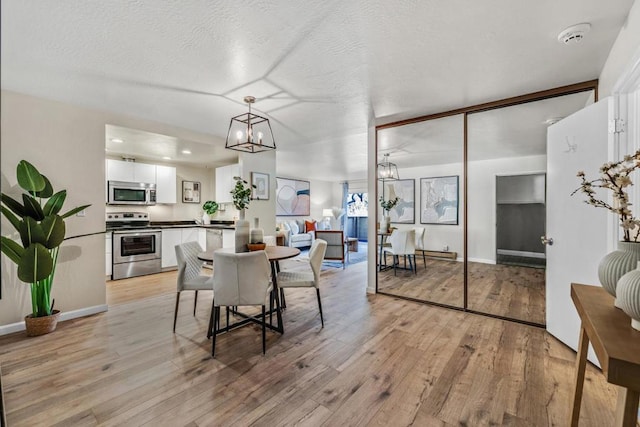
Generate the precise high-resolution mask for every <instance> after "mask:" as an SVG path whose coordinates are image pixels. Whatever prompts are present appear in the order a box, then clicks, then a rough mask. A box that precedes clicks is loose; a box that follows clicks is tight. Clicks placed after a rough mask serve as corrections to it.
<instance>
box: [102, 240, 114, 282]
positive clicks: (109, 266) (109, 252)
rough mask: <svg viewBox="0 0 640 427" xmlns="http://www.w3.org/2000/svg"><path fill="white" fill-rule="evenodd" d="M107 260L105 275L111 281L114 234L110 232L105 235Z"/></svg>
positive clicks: (105, 259) (105, 260)
mask: <svg viewBox="0 0 640 427" xmlns="http://www.w3.org/2000/svg"><path fill="white" fill-rule="evenodd" d="M104 242H105V250H104V253H105V258H104V262H105V267H106V268H105V270H106V271H105V275H106V276H109V279H111V277H110V276H111V273H112V269H113V246H112V234H111V232H108V233H106V234H105V239H104Z"/></svg>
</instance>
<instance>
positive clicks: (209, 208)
mask: <svg viewBox="0 0 640 427" xmlns="http://www.w3.org/2000/svg"><path fill="white" fill-rule="evenodd" d="M218 208H219V206H218V203H216V202H215V201H213V200H207V201H206V202H204V205H202V209H203V210H204V211H205V213H206V214H207V215H213V214H215V213H216V212H218Z"/></svg>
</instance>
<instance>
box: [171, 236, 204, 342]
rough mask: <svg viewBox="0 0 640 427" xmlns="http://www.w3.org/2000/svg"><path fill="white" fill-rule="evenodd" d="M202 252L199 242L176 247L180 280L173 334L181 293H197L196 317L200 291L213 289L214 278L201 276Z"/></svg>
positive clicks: (195, 303) (195, 300)
mask: <svg viewBox="0 0 640 427" xmlns="http://www.w3.org/2000/svg"><path fill="white" fill-rule="evenodd" d="M200 252H202V247H200V244H199V243H198V242H187V243H183V244H181V245H176V260H177V261H178V280H177V288H178V289H177V290H178V293H177V294H176V309H175V312H174V314H173V332H174V333H175V332H176V321H177V320H178V306H179V305H180V293H181V292H182V291H195V296H194V298H193V315H194V316H195V315H196V306H197V304H198V291H210V290H211V287H212V281H211V280H212V277H211V276H206V275H204V274H200V273H201V271H202V264H203V262H202V261H201V260H199V259H198V253H200Z"/></svg>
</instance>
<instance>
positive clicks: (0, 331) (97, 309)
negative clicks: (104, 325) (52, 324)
mask: <svg viewBox="0 0 640 427" xmlns="http://www.w3.org/2000/svg"><path fill="white" fill-rule="evenodd" d="M108 309H109V306H108V305H107V304H101V305H94V306H93V307H86V308H80V309H78V310H71V311H65V312H62V313H61V314H60V319H59V321H60V322H64V321H65V320H71V319H77V318H78V317H86V316H91V315H92V314H98V313H103V312H105V311H107V310H108ZM24 329H25V326H24V321H22V322H16V323H9V324H8V325H1V326H0V336H2V335H8V334H12V333H14V332H20V331H24Z"/></svg>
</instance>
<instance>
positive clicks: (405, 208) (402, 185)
mask: <svg viewBox="0 0 640 427" xmlns="http://www.w3.org/2000/svg"><path fill="white" fill-rule="evenodd" d="M415 194H416V180H415V179H398V180H395V181H385V182H384V187H383V191H382V196H383V197H384V199H385V200H390V199H395V198H396V197H397V198H398V204H397V205H395V206H394V207H393V208H392V209H391V210H390V211H389V217H390V218H391V222H392V223H396V224H415V222H416V218H415V209H416V208H415Z"/></svg>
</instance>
